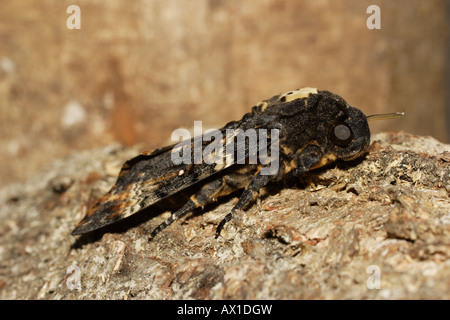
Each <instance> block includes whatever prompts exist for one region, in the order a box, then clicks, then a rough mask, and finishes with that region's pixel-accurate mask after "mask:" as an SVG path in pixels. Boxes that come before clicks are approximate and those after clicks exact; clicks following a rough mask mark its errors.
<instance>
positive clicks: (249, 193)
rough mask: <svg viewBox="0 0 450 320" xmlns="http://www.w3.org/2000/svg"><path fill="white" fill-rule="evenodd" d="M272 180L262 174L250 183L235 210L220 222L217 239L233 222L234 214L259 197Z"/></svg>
mask: <svg viewBox="0 0 450 320" xmlns="http://www.w3.org/2000/svg"><path fill="white" fill-rule="evenodd" d="M271 178H272V176H270V175H261V174H260V172H259V173H258V174H257V175H256V176H255V177H254V178H253V180H252V182H251V183H250V185H249V186H248V188H246V189H245V190H244V192H243V193H242V195H241V196H240V198H239V200H238V202H237V203H236V205H235V206H234V207H233V209H231V211H230V213H228V214H227V215H226V216H225V218H223V220H222V221H220V223H219V225H218V226H217V229H216V239H217V238H218V237H219V235H220V232H221V231H222V229H223V227H224V226H225V224H226V223H227V222H228V221H230V220H231V218H232V217H233V214H234V213H235V212H236V211H237V210H241V209H242V208H243V207H244V206H245V205H246V204H247V203H248V202H249V201H250V199H252V197H254V196H257V195H258V192H259V190H260V189H261V188H262V187H264V186H265V185H266V184H267V183H268V182H269V181H270V179H271Z"/></svg>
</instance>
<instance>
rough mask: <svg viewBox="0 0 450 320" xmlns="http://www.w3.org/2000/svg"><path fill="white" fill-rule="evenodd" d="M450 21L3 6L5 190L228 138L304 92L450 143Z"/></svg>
mask: <svg viewBox="0 0 450 320" xmlns="http://www.w3.org/2000/svg"><path fill="white" fill-rule="evenodd" d="M73 4H76V5H78V6H79V7H80V9H81V29H79V30H76V29H75V30H70V29H68V28H67V19H68V18H69V17H70V16H71V14H70V13H66V10H67V7H68V6H70V5H73ZM372 4H376V5H378V6H379V7H380V9H381V29H379V30H376V29H375V30H370V29H368V28H367V25H366V22H367V19H368V18H369V17H370V15H371V14H368V13H366V10H367V8H368V7H369V6H370V5H372ZM449 21H450V1H448V0H430V1H423V0H396V1H391V0H376V1H375V0H303V1H300V0H258V1H255V0H195V1H183V0H136V1H118V0H108V1H92V0H78V1H76V3H75V1H63V0H46V1H44V0H41V1H27V0H1V2H0V164H1V165H0V187H1V186H4V185H7V184H10V183H13V182H17V181H23V180H24V179H25V178H26V177H27V176H29V175H30V174H32V173H33V172H35V171H37V170H39V169H40V168H42V167H43V166H44V165H45V164H46V163H50V162H51V161H53V160H54V159H57V158H61V157H65V156H67V155H69V154H70V153H72V152H78V151H81V150H87V149H90V148H94V147H100V146H106V145H109V144H111V143H113V142H119V143H121V144H123V145H134V144H142V145H143V146H146V147H147V149H150V148H155V147H160V146H163V145H166V144H169V143H170V134H171V133H172V131H173V130H174V129H177V128H180V127H184V128H192V127H193V123H194V120H202V121H203V128H204V129H205V128H220V127H221V126H223V125H224V124H225V123H226V122H228V121H231V120H237V119H240V118H241V117H242V115H243V114H244V113H246V112H249V111H250V109H251V107H252V106H253V105H254V104H255V103H257V102H259V101H260V100H262V99H265V98H269V97H271V96H272V95H274V94H277V93H279V92H281V91H288V90H292V89H296V88H299V87H306V86H308V87H317V88H319V89H321V90H329V91H332V92H334V93H336V94H339V95H341V96H342V97H343V98H344V99H346V100H347V102H349V103H350V104H351V105H352V106H355V107H358V108H360V109H361V110H362V111H363V112H364V113H366V114H373V113H384V112H394V111H405V112H406V116H405V117H403V118H402V119H397V120H388V121H379V122H374V123H371V129H372V132H374V133H376V132H380V131H398V130H404V131H407V132H410V133H414V134H417V135H430V136H433V137H435V138H436V139H438V140H440V141H442V142H447V143H448V142H449V137H450V132H449V123H450V120H449V119H450V111H449V110H450V103H449V86H450V65H449V24H450V22H449Z"/></svg>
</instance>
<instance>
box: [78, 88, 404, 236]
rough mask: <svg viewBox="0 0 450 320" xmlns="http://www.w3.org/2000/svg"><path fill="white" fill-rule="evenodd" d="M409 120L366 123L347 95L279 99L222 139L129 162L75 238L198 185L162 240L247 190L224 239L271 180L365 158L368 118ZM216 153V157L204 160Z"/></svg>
mask: <svg viewBox="0 0 450 320" xmlns="http://www.w3.org/2000/svg"><path fill="white" fill-rule="evenodd" d="M401 115H403V113H392V114H383V115H374V116H369V117H366V116H365V115H364V114H363V113H362V112H361V111H360V110H359V109H357V108H354V107H351V106H350V105H349V104H348V103H347V102H346V101H345V100H344V99H343V98H341V97H340V96H338V95H336V94H333V93H331V92H329V91H319V90H317V89H315V88H302V89H297V90H294V91H289V92H286V93H281V94H278V95H275V96H273V97H272V98H270V99H267V100H264V101H262V102H260V103H259V104H257V105H255V106H254V107H253V108H252V110H251V112H249V113H247V114H245V115H244V116H243V118H242V119H241V120H239V121H232V122H229V123H228V124H226V125H225V126H224V127H223V128H222V129H220V130H218V133H219V134H222V138H220V135H219V136H217V135H216V136H215V138H214V139H212V137H211V136H207V135H206V134H204V135H203V136H201V137H200V139H199V137H194V138H192V139H190V140H187V141H184V142H182V143H181V144H174V145H170V146H167V147H164V148H160V149H156V150H153V151H147V152H143V153H142V154H140V155H138V156H137V157H135V158H133V159H131V160H128V161H127V162H125V164H124V165H123V167H122V169H121V171H120V174H119V177H118V179H117V182H116V184H115V185H114V186H113V187H112V189H111V190H110V191H109V192H108V193H106V194H105V195H104V196H103V197H101V198H100V199H99V200H98V201H97V203H96V204H95V205H94V206H93V207H92V208H90V209H89V210H88V212H87V214H86V216H85V217H84V218H83V219H82V220H81V221H80V222H79V223H78V225H77V226H76V228H75V229H74V230H73V232H72V234H73V235H79V234H83V233H87V232H90V231H93V230H96V229H99V228H102V227H104V226H107V225H110V224H112V223H115V222H117V221H119V220H122V219H124V218H126V217H129V216H131V215H133V214H135V213H137V212H139V211H141V210H143V209H144V208H147V207H149V206H152V205H154V204H157V203H158V202H160V201H161V200H163V199H166V198H167V197H171V196H175V197H176V196H177V195H178V194H181V193H183V192H185V191H188V190H191V189H192V187H196V188H194V190H195V191H194V192H193V194H190V195H188V199H187V201H186V202H185V204H184V205H182V206H181V208H179V209H178V210H176V211H175V212H174V213H173V214H172V215H171V216H170V217H169V218H168V219H167V220H165V221H164V222H163V223H161V224H160V225H159V226H158V227H157V228H156V229H154V231H153V232H152V233H151V235H150V238H154V237H155V236H156V235H157V234H158V233H159V232H160V231H162V230H163V229H164V228H166V227H168V226H169V225H170V224H171V223H172V222H174V221H175V220H178V219H180V218H182V217H183V216H185V215H187V214H188V213H190V212H192V211H193V210H194V209H196V208H199V207H204V206H205V205H207V204H210V203H212V202H214V201H217V199H218V198H220V197H223V196H226V195H229V194H231V193H233V192H235V191H237V190H240V189H242V190H243V191H242V193H241V195H240V197H239V200H238V201H237V203H236V204H235V205H234V207H233V208H232V210H231V211H230V212H229V213H228V214H227V215H226V216H225V217H224V218H223V220H222V221H221V222H220V223H219V224H218V226H217V228H216V238H217V237H218V236H219V235H220V232H221V230H222V229H223V228H224V226H225V224H226V223H227V222H228V221H229V220H230V219H231V218H232V216H233V214H234V213H235V212H236V211H238V210H241V209H242V208H243V207H244V206H245V205H247V204H248V203H250V202H251V201H252V200H254V199H255V198H256V197H257V196H258V194H259V191H260V189H261V188H263V187H264V186H266V185H267V184H268V183H269V182H275V183H276V182H280V181H282V180H283V179H286V178H288V177H291V178H292V177H293V178H296V177H300V176H301V175H303V174H305V173H306V172H308V171H311V170H314V169H316V168H320V167H323V166H326V165H328V164H330V163H332V162H334V161H337V160H343V161H350V160H353V159H356V158H358V157H361V156H363V155H364V154H365V153H366V152H367V150H368V148H369V144H370V130H369V125H368V120H371V119H384V118H393V117H397V116H401ZM252 130H253V131H256V130H258V131H259V132H261V133H264V134H263V135H261V136H259V137H258V139H256V140H255V139H253V140H252V141H250V135H248V136H247V138H248V139H247V140H248V141H247V143H241V144H238V143H236V140H237V139H239V137H240V138H241V140H240V141H241V142H242V141H246V134H247V133H248V132H253V131H252ZM242 135H243V137H242ZM242 138H243V140H242ZM274 146H276V147H277V148H272V147H274ZM212 147H214V148H212ZM268 148H270V151H271V152H270V155H269V152H268V150H267V149H268ZM208 149H211V150H212V151H211V153H209V154H207V155H206V156H205V157H198V156H199V155H200V156H202V155H204V152H205V151H207V150H208ZM224 151H226V152H224ZM181 153H184V160H188V161H182V162H180V161H174V155H177V154H181ZM211 158H214V159H215V161H211ZM175 159H176V157H175ZM230 159H231V160H230ZM255 159H256V161H255ZM268 169H271V170H268Z"/></svg>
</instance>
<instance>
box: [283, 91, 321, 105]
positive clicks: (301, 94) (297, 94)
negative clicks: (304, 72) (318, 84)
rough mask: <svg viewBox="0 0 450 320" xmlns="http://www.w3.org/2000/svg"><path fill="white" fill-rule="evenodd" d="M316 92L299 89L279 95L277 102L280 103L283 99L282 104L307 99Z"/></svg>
mask: <svg viewBox="0 0 450 320" xmlns="http://www.w3.org/2000/svg"><path fill="white" fill-rule="evenodd" d="M318 92H319V91H318V90H317V88H301V89H297V90H293V91H289V92H285V93H282V94H280V97H279V98H278V100H279V101H281V100H282V99H283V98H284V99H283V100H284V101H283V102H289V101H293V100H295V99H302V98H308V97H309V96H310V95H311V94H316V93H318Z"/></svg>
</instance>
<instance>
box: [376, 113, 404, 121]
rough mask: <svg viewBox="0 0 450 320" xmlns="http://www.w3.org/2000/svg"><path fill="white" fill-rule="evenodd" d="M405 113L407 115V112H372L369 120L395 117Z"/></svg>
mask: <svg viewBox="0 0 450 320" xmlns="http://www.w3.org/2000/svg"><path fill="white" fill-rule="evenodd" d="M404 115H405V112H392V113H383V114H372V115H370V116H367V121H372V120H386V119H395V118H400V117H403V116H404Z"/></svg>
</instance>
